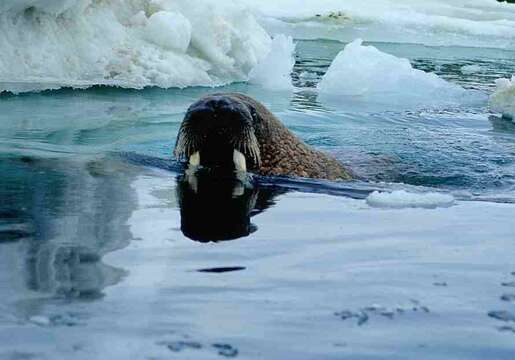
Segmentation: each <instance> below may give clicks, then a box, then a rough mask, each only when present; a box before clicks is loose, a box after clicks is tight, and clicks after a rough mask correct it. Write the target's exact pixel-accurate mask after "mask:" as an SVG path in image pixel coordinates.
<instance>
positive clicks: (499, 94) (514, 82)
mask: <svg viewBox="0 0 515 360" xmlns="http://www.w3.org/2000/svg"><path fill="white" fill-rule="evenodd" d="M495 85H496V89H495V92H494V93H493V94H492V95H491V96H490V108H491V109H492V110H493V111H495V112H499V113H501V114H502V115H503V116H504V117H506V118H509V119H512V120H515V75H514V76H512V77H511V80H510V79H505V78H502V79H497V80H496V81H495Z"/></svg>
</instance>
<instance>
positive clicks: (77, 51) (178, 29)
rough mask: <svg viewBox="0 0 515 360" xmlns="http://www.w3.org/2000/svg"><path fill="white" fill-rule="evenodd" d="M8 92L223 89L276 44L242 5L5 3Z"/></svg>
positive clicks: (1, 43)
mask: <svg viewBox="0 0 515 360" xmlns="http://www.w3.org/2000/svg"><path fill="white" fill-rule="evenodd" d="M0 33H2V36H1V37H0V49H2V51H1V52H0V92H2V91H11V92H14V93H16V92H22V91H27V90H33V89H36V90H41V89H47V88H50V89H55V88H59V87H61V86H70V87H87V86H91V85H96V84H106V85H115V86H121V87H128V88H143V87H146V86H160V87H186V86H199V85H204V86H216V85H222V84H227V83H230V82H234V81H243V80H246V79H247V76H248V73H249V72H250V70H251V69H252V68H253V67H254V66H255V65H256V64H257V63H258V62H259V61H260V60H261V59H262V58H263V56H264V55H265V54H266V53H267V52H268V50H269V48H270V42H271V39H270V37H269V36H268V34H267V33H266V32H265V31H264V30H263V29H262V27H261V26H260V25H258V23H257V22H256V21H255V19H254V17H253V15H252V14H251V13H250V12H248V11H247V10H245V9H244V8H242V7H241V6H237V5H233V4H226V3H220V2H218V1H213V0H202V1H198V2H196V4H195V6H191V4H189V2H188V1H172V0H155V1H149V0H133V1H125V0H108V1H102V2H97V1H91V0H60V1H43V0H31V1H30V0H23V1H7V2H3V3H2V4H1V5H0Z"/></svg>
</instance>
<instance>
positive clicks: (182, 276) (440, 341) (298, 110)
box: [0, 41, 515, 359]
mask: <svg viewBox="0 0 515 360" xmlns="http://www.w3.org/2000/svg"><path fill="white" fill-rule="evenodd" d="M375 45H376V46H377V47H378V48H379V49H381V50H382V51H386V52H389V53H392V54H394V55H396V56H403V57H407V58H409V59H410V60H411V61H412V63H413V65H414V66H415V67H416V68H419V69H423V70H426V71H434V72H436V73H437V74H438V75H440V76H441V77H443V78H445V79H447V80H449V81H452V82H455V83H458V84H460V85H462V86H464V87H465V88H467V89H473V90H476V91H478V92H479V93H480V94H483V95H484V96H483V97H478V99H477V100H475V101H473V102H471V103H467V104H445V105H443V106H438V105H435V104H432V105H431V106H412V105H409V106H404V105H406V104H404V103H403V101H402V99H399V101H397V102H396V103H395V104H380V103H372V102H367V101H362V100H359V99H342V100H341V101H340V102H337V103H334V102H328V101H326V100H324V99H322V98H319V97H318V95H317V92H316V90H315V86H316V84H317V83H318V82H319V81H320V78H321V76H322V75H323V74H324V73H325V71H326V69H327V68H328V66H329V64H330V62H331V61H332V59H333V58H334V56H335V55H336V54H337V53H338V51H339V50H341V49H342V48H343V46H344V44H341V43H338V42H328V41H303V42H299V43H298V45H297V62H296V65H295V68H294V73H293V76H292V78H293V82H294V85H295V87H296V88H295V91H294V92H293V93H288V92H286V93H285V92H271V91H266V90H264V89H262V88H260V87H257V86H252V85H248V84H233V85H231V86H227V87H223V88H218V89H207V88H189V89H184V90H178V89H171V90H162V89H145V90H142V91H136V90H134V91H130V90H121V89H112V88H92V89H88V90H70V89H64V90H59V91H49V92H43V93H37V94H24V95H19V96H10V95H1V96H0V173H1V174H2V175H1V176H0V198H1V199H2V201H1V203H0V273H1V275H0V296H1V297H2V299H3V300H2V301H1V302H0V344H1V345H0V359H3V358H6V359H20V358H42V359H57V358H70V357H72V358H77V359H82V358H84V359H92V358H95V359H97V358H98V359H105V358H113V359H118V358H120V359H129V358H130V359H161V358H162V359H164V358H170V357H174V356H176V357H183V358H206V359H208V358H218V357H220V356H221V357H237V356H238V357H243V358H277V359H284V358H297V359H302V358H305V359H312V358H342V357H345V358H347V357H350V358H353V357H354V358H360V359H364V358H370V359H372V358H382V359H383V358H391V359H403V358H405V359H412V358H442V359H443V358H449V356H450V357H451V358H453V359H457V358H464V359H465V358H466V359H472V358H474V359H484V358H492V359H494V358H495V359H512V358H513V354H514V353H515V346H514V345H513V344H514V342H513V340H514V332H515V329H514V323H513V320H510V319H511V318H510V316H514V315H513V314H514V313H515V309H514V308H513V302H512V301H506V300H502V299H501V297H502V296H504V295H506V296H505V298H506V299H510V294H512V293H513V291H511V290H512V289H513V285H512V284H513V281H514V280H515V278H514V277H513V275H510V273H511V272H513V271H515V264H514V263H513V256H512V254H513V250H515V248H514V246H515V245H514V244H513V241H512V237H513V233H514V232H515V221H514V220H513V215H514V208H513V205H512V204H511V203H513V202H514V201H515V192H514V190H515V125H513V123H511V122H508V121H506V120H503V119H500V118H499V117H498V116H496V115H495V114H491V113H489V110H488V107H487V101H486V99H487V95H488V94H490V93H491V92H492V91H493V80H494V79H496V78H498V77H508V76H509V75H511V74H512V73H514V72H515V52H509V51H502V50H494V49H469V48H431V47H424V46H419V45H398V44H375ZM464 65H480V66H481V68H482V71H481V72H480V73H473V74H468V75H467V74H462V72H461V70H460V69H461V67H462V66H464ZM213 91H240V92H244V93H246V94H249V95H251V96H253V97H255V98H256V99H258V100H260V101H262V102H263V103H265V104H266V105H267V106H268V107H269V108H270V109H271V110H272V111H273V112H274V113H276V114H277V115H278V117H279V118H280V119H281V120H282V121H283V122H284V123H285V124H286V125H287V126H288V127H289V128H290V129H291V130H292V131H294V132H295V133H296V134H297V135H298V136H299V137H301V138H302V139H303V140H304V141H306V142H307V143H309V144H311V145H313V146H314V147H317V148H320V149H323V150H326V151H328V152H330V153H332V154H334V155H335V156H336V157H337V158H338V159H339V160H341V161H342V162H343V163H344V164H346V165H347V166H349V167H350V168H352V169H353V170H354V171H355V172H356V173H357V174H358V175H359V177H360V179H359V180H358V181H356V182H352V183H349V184H341V183H327V182H311V181H298V182H296V181H290V180H287V179H268V180H266V179H265V180H263V182H264V183H263V184H262V185H261V186H258V187H257V189H254V190H248V191H247V192H245V193H244V197H243V201H242V203H236V204H233V203H231V202H230V200H227V199H226V198H224V197H223V191H229V194H231V191H232V189H229V190H227V189H223V191H222V190H221V191H220V194H221V195H220V197H219V198H217V197H214V198H212V197H210V196H207V197H206V198H199V199H193V200H191V199H190V200H185V198H186V195H187V194H186V195H185V194H184V193H181V190H180V183H179V184H178V182H177V179H176V177H177V175H178V174H179V173H178V170H177V167H176V165H175V164H174V163H173V162H171V161H170V158H171V151H172V149H173V146H174V141H175V137H176V134H177V131H178V128H179V125H180V122H181V120H182V117H183V114H184V111H185V109H186V108H187V107H188V106H189V105H190V104H191V103H192V102H193V101H194V100H195V99H197V98H198V97H199V96H201V95H203V94H206V93H210V92H213ZM414 186H415V187H414ZM418 187H420V188H418ZM399 188H400V189H417V190H421V189H427V188H432V189H433V190H438V191H443V192H451V193H452V194H454V196H455V197H456V198H457V199H458V200H459V201H458V204H457V205H456V206H453V207H450V208H444V209H432V210H428V209H402V210H384V209H373V208H370V207H368V205H366V203H365V201H364V200H363V198H365V197H366V196H367V194H368V193H369V192H370V191H371V190H373V189H399ZM208 193H210V192H209V191H208ZM313 193H314V194H313ZM199 196H200V195H199ZM229 198H230V196H229ZM470 200H482V201H481V202H476V201H470ZM185 201H190V204H197V203H196V201H198V204H197V205H195V206H197V208H195V207H194V206H193V210H191V211H189V210H187V208H186V207H185ZM226 201H227V202H226ZM199 204H200V205H199ZM199 209H200V210H202V211H199ZM206 209H207V210H206ZM228 209H234V212H232V210H231V211H229V210H228ZM181 211H182V212H181ZM188 211H189V212H188ZM217 212H220V215H218V216H220V219H222V220H221V221H228V222H229V223H237V224H239V225H241V226H240V227H238V229H236V230H235V231H237V232H238V234H239V236H243V237H242V238H240V239H238V240H235V241H225V242H218V243H212V242H207V243H205V242H201V241H200V240H199V239H197V240H199V241H200V242H199V241H191V240H190V239H189V238H188V236H185V235H184V234H183V232H184V227H185V226H191V225H185V223H184V221H185V219H186V218H187V219H189V221H190V223H192V224H193V226H194V225H195V224H196V223H198V229H195V230H199V229H200V230H199V231H200V232H202V230H203V229H204V228H205V227H207V226H213V224H208V223H209V222H208V221H206V219H203V217H204V218H207V217H208V216H209V215H208V214H210V213H217ZM198 214H202V216H198ZM224 214H225V215H226V216H225V217H224ZM196 216H198V217H196ZM240 217H241V218H240ZM234 219H237V220H234ZM181 221H182V222H181ZM181 226H182V228H183V231H181ZM233 230H234V229H233ZM206 232H207V233H208V234H209V231H208V230H206ZM190 237H191V233H190ZM235 237H238V236H235ZM207 240H209V239H203V241H207ZM199 271H200V272H199ZM503 284H505V285H503ZM503 311H504V312H503Z"/></svg>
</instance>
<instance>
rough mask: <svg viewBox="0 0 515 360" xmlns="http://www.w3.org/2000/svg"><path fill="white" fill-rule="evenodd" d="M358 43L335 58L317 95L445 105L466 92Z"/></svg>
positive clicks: (349, 45) (354, 42)
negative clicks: (435, 102) (442, 102)
mask: <svg viewBox="0 0 515 360" xmlns="http://www.w3.org/2000/svg"><path fill="white" fill-rule="evenodd" d="M362 42H363V41H362V40H361V39H358V40H355V41H353V42H352V43H350V44H348V45H347V46H345V48H344V49H343V50H342V51H341V52H340V53H339V54H338V55H337V56H336V58H335V59H334V60H333V62H332V64H331V66H330V67H329V69H328V70H327V73H326V74H325V75H324V77H323V78H322V80H321V82H320V83H319V85H318V89H319V92H320V93H323V94H329V95H331V96H353V97H360V98H366V99H375V100H380V101H386V102H388V101H398V102H404V101H421V102H428V101H430V102H434V101H439V100H441V101H448V100H449V99H450V98H457V97H458V98H460V97H462V96H463V95H464V94H465V92H466V91H465V89H463V88H462V87H460V86H458V85H455V84H451V83H449V82H447V81H445V80H443V79H441V78H440V77H438V76H437V75H436V74H433V73H426V72H424V71H422V70H417V69H414V68H413V67H412V66H411V64H410V62H409V60H408V59H402V58H398V57H396V56H393V55H390V54H387V53H384V52H382V51H380V50H378V49H377V48H375V47H374V46H363V45H362Z"/></svg>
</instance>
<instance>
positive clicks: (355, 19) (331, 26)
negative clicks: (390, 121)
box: [239, 0, 515, 49]
mask: <svg viewBox="0 0 515 360" xmlns="http://www.w3.org/2000/svg"><path fill="white" fill-rule="evenodd" d="M239 1H240V2H243V3H245V4H247V6H249V7H250V8H252V9H253V11H254V12H255V13H256V14H259V21H260V22H261V23H262V24H263V25H264V26H265V28H266V29H267V30H268V31H269V32H270V33H271V34H274V33H285V34H290V35H293V36H294V38H307V39H317V38H318V39H319V38H326V39H334V40H340V41H344V42H350V41H352V40H353V39H356V38H358V37H361V38H364V39H366V40H367V41H377V42H404V43H418V44H425V45H437V46H439V45H444V46H450V45H458V46H478V47H498V48H512V49H513V48H515V32H514V31H513V29H514V28H515V6H513V4H507V3H499V2H497V1H495V0H452V1H449V0H427V1H414V0H374V1H363V0H345V1H342V0H317V1H301V0H263V1H259V2H258V1H255V0H239Z"/></svg>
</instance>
